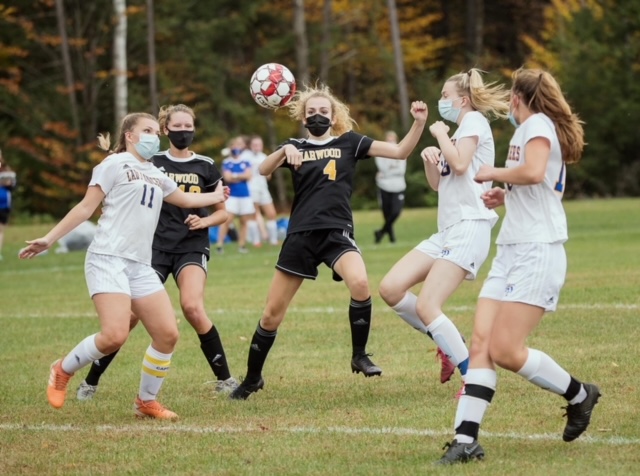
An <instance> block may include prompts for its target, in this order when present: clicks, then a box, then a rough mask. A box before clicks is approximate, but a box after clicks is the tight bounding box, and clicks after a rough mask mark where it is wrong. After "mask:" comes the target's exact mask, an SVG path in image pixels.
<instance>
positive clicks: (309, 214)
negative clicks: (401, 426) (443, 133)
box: [231, 86, 427, 399]
mask: <svg viewBox="0 0 640 476" xmlns="http://www.w3.org/2000/svg"><path fill="white" fill-rule="evenodd" d="M288 107H289V112H290V116H291V117H292V118H293V119H295V120H298V121H301V122H302V124H303V125H304V127H305V128H306V129H307V130H308V137H307V138H304V139H289V140H288V141H286V142H285V143H284V144H283V145H282V146H281V147H280V148H278V150H276V151H275V152H273V153H272V154H271V155H269V156H268V157H267V159H266V160H265V161H264V162H263V163H262V164H261V165H260V173H261V174H262V175H270V174H271V173H273V171H274V170H276V168H278V167H280V166H282V167H286V168H288V169H289V170H290V171H291V175H292V179H293V188H294V199H293V205H292V210H291V218H290V220H289V227H288V229H287V237H286V239H285V241H284V242H283V244H282V249H281V251H280V256H279V257H278V262H277V264H276V272H275V275H274V277H273V280H272V282H271V287H270V289H269V293H268V296H267V304H266V307H265V308H264V312H263V314H262V318H261V319H260V322H259V323H258V327H257V329H256V331H255V333H254V334H253V338H252V340H251V344H250V347H249V357H248V368H247V374H246V377H245V379H244V381H243V382H242V383H241V384H240V386H239V387H238V388H237V389H236V390H235V391H233V392H232V393H231V398H233V399H246V398H248V397H249V396H250V395H251V394H252V393H254V392H257V391H258V390H260V389H261V388H263V386H264V380H263V378H262V369H263V366H264V363H265V361H266V358H267V355H268V353H269V350H270V349H271V346H272V345H273V343H274V341H275V338H276V334H277V330H278V327H279V326H280V324H281V323H282V320H283V319H284V316H285V313H286V311H287V308H288V307H289V304H290V303H291V300H292V299H293V297H294V296H295V294H296V292H297V291H298V289H299V288H300V285H301V284H302V282H303V281H304V280H305V279H316V277H317V275H318V266H319V265H320V264H321V263H324V264H325V265H327V266H328V267H330V268H331V269H332V270H333V279H334V280H335V281H342V280H344V282H345V284H346V285H347V288H348V289H349V293H350V295H351V300H350V303H349V309H348V317H349V323H350V327H351V344H352V354H351V370H352V371H353V372H356V373H360V372H362V373H363V374H364V376H365V377H370V376H375V375H381V374H382V370H381V369H380V367H378V366H377V365H375V364H374V363H373V362H372V361H371V359H370V358H369V357H370V354H368V353H367V349H366V346H367V342H368V339H369V329H370V327H371V314H372V312H371V292H370V290H369V281H368V278H367V271H366V268H365V264H364V261H363V259H362V255H361V254H360V250H359V248H358V246H357V245H356V242H355V239H354V227H353V216H352V211H351V201H350V198H351V193H352V191H353V177H354V173H355V168H356V164H357V163H358V161H360V160H362V159H365V158H367V157H370V156H384V157H390V158H394V159H398V160H405V159H406V158H407V157H408V156H409V154H410V153H411V151H413V149H414V148H415V146H416V144H417V143H418V139H419V138H420V135H421V133H422V130H423V129H424V125H425V121H426V119H427V106H426V104H424V103H423V102H421V101H416V102H414V103H413V104H412V105H411V114H412V115H413V117H414V119H415V121H414V123H413V126H412V127H411V130H410V131H409V132H408V133H407V135H406V136H405V138H404V139H403V140H402V141H401V142H400V143H399V144H390V143H388V142H382V141H375V140H373V139H370V138H369V137H366V136H363V135H361V134H358V133H357V132H354V131H353V130H352V126H353V123H354V121H353V119H351V116H350V115H349V109H348V107H347V106H346V105H345V104H343V103H342V102H340V101H339V100H338V99H337V98H336V97H335V96H334V95H333V94H332V93H331V91H330V90H329V88H327V87H326V86H321V87H317V88H314V87H309V88H307V89H306V90H305V91H303V92H301V93H298V97H297V100H295V101H292V102H291V103H290V104H289V106H288Z"/></svg>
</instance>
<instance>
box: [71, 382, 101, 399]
mask: <svg viewBox="0 0 640 476" xmlns="http://www.w3.org/2000/svg"><path fill="white" fill-rule="evenodd" d="M97 391H98V386H97V385H89V384H88V383H87V381H86V380H83V381H82V383H81V384H80V386H79V387H78V392H77V393H76V398H77V399H78V400H81V401H85V400H91V399H92V398H93V396H94V395H95V394H96V392H97Z"/></svg>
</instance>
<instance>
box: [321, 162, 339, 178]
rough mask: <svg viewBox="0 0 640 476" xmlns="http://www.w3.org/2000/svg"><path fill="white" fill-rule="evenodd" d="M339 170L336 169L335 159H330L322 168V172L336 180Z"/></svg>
mask: <svg viewBox="0 0 640 476" xmlns="http://www.w3.org/2000/svg"><path fill="white" fill-rule="evenodd" d="M337 172H338V171H337V170H336V161H335V160H333V159H332V160H330V161H329V162H328V163H327V165H325V166H324V169H323V170H322V173H323V174H325V175H326V176H327V177H328V178H329V180H335V179H336V173H337Z"/></svg>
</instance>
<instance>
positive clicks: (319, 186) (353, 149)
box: [282, 131, 373, 233]
mask: <svg viewBox="0 0 640 476" xmlns="http://www.w3.org/2000/svg"><path fill="white" fill-rule="evenodd" d="M372 143H373V139H370V138H369V137H366V136H363V135H361V134H358V133H356V132H353V131H350V132H346V133H344V134H342V135H341V136H340V137H334V138H332V139H331V140H329V141H328V142H325V143H323V144H317V143H313V142H310V141H309V140H307V139H289V140H288V141H286V142H285V143H284V144H282V147H284V146H285V145H286V144H292V145H294V146H295V147H296V148H297V149H298V150H299V151H300V152H302V165H301V166H300V167H299V168H298V170H294V169H293V168H292V167H291V166H290V165H289V164H287V163H286V162H285V163H284V164H283V167H288V168H289V169H290V170H291V174H292V177H293V190H294V193H295V196H294V199H293V205H292V209H291V217H290V218H289V226H288V228H287V232H288V233H296V232H300V231H306V230H320V229H327V228H341V229H343V230H348V231H350V232H353V215H352V212H351V192H352V190H353V175H354V173H355V169H356V163H357V162H358V160H360V159H364V158H367V157H368V155H367V153H368V152H369V148H370V147H371V144H372Z"/></svg>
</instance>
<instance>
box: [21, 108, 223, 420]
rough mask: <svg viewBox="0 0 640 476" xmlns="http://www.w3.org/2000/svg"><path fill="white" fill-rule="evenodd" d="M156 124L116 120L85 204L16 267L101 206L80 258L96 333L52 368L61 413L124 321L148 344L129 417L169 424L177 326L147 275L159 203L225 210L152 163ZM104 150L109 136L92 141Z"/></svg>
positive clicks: (117, 338) (144, 118) (123, 329)
mask: <svg viewBox="0 0 640 476" xmlns="http://www.w3.org/2000/svg"><path fill="white" fill-rule="evenodd" d="M159 134H160V126H159V125H158V121H157V119H156V118H155V117H153V116H152V115H150V114H146V113H131V114H128V115H126V116H125V117H124V118H123V119H122V123H121V125H120V131H119V133H118V139H117V142H116V145H115V147H114V149H113V151H112V153H110V154H109V156H108V157H107V158H105V159H104V160H103V161H102V162H100V163H99V164H98V165H96V167H94V169H93V173H92V176H91V181H90V182H89V186H88V188H87V192H86V194H85V196H84V198H83V199H82V200H81V201H80V203H78V204H77V205H76V206H75V207H73V208H72V209H71V210H70V211H69V213H67V215H66V216H65V217H64V218H63V219H62V220H61V221H60V222H59V223H58V224H57V225H56V226H54V227H53V228H52V229H51V230H50V231H49V232H48V233H47V234H46V235H45V236H43V237H41V238H37V239H35V240H30V241H27V246H26V247H25V248H23V249H22V250H21V251H20V258H21V259H30V258H34V257H35V256H37V255H38V254H40V253H42V252H43V251H45V250H48V249H49V248H50V247H51V246H53V244H54V243H55V242H56V241H57V240H58V239H60V238H61V237H62V236H64V235H66V234H67V233H69V232H70V231H71V230H73V229H74V228H75V227H77V226H78V225H79V224H80V223H82V222H84V221H86V220H87V219H88V218H89V217H91V216H92V215H93V213H94V212H95V210H96V209H97V208H98V206H100V205H102V214H101V215H100V218H99V220H98V229H97V230H96V234H95V236H94V238H93V242H92V243H91V246H89V249H88V250H87V256H86V259H85V276H86V280H87V287H88V289H89V295H90V296H91V299H92V300H93V303H94V305H95V308H96V312H97V314H98V317H99V319H100V331H99V332H98V333H96V334H93V335H90V336H88V337H86V338H85V339H83V340H82V341H80V343H78V345H76V346H75V347H74V348H73V349H72V350H71V352H69V353H68V354H66V355H65V356H64V357H63V358H61V359H58V360H56V361H55V362H53V364H51V369H50V373H49V383H48V386H47V399H48V400H49V404H50V405H51V406H52V407H54V408H61V407H62V406H63V405H64V402H65V398H66V395H67V387H68V385H69V381H70V379H71V377H73V375H74V374H75V373H76V372H77V371H78V370H80V369H82V368H83V367H85V366H86V365H89V364H90V363H91V362H93V361H95V360H98V359H101V358H102V357H104V356H105V355H108V354H111V353H112V352H114V351H116V350H117V349H119V348H120V347H122V345H123V344H124V343H125V341H126V340H127V337H128V336H129V329H130V327H129V326H130V322H131V313H132V312H133V313H134V314H135V315H136V316H137V317H138V318H139V319H140V320H141V321H142V323H143V324H144V327H145V329H146V330H147V332H148V333H149V335H150V337H151V344H150V345H149V347H148V348H147V350H146V352H145V355H144V359H143V361H142V371H141V379H140V387H139V390H138V396H137V397H136V399H135V401H134V407H133V409H134V413H135V415H136V416H138V417H150V418H156V419H163V420H173V419H176V418H177V417H178V415H177V414H176V413H175V412H172V411H171V410H169V409H167V408H165V407H164V406H163V405H162V404H160V403H159V402H158V401H157V396H158V393H159V392H160V389H161V387H162V384H163V382H164V379H165V377H166V375H167V373H168V372H169V369H170V367H171V357H172V355H173V351H174V349H175V346H176V343H177V342H178V326H177V324H176V318H175V312H174V311H173V305H172V304H171V300H170V299H169V294H168V293H167V291H166V289H165V288H164V286H163V285H162V283H161V282H160V279H159V278H158V275H157V274H156V272H155V271H154V270H153V268H152V267H151V256H152V245H153V235H154V232H155V229H156V226H157V225H158V220H159V218H160V211H161V208H162V206H161V205H162V202H163V201H167V202H169V203H171V204H173V205H176V206H179V207H182V208H200V207H208V206H211V205H214V204H216V203H220V202H224V200H225V191H224V187H223V186H222V183H219V184H218V186H217V187H216V188H215V191H213V192H207V193H185V192H183V191H182V190H180V188H178V185H177V184H176V182H174V181H173V180H172V179H171V178H169V177H167V175H165V174H163V173H162V172H161V171H160V170H158V168H157V167H155V166H154V165H153V164H152V163H151V159H152V157H153V156H154V155H155V154H157V153H158V150H159V148H160V138H159ZM99 140H100V146H101V148H102V149H104V150H109V145H110V140H109V136H108V135H107V136H106V137H103V136H102V135H100V136H99Z"/></svg>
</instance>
